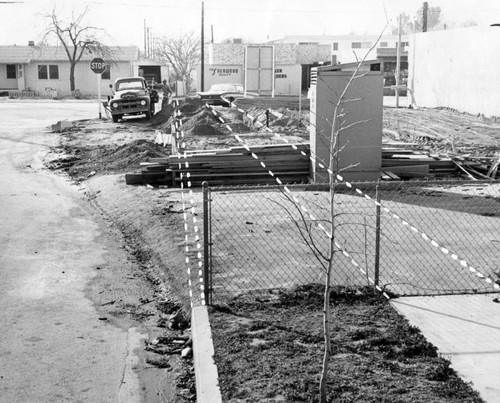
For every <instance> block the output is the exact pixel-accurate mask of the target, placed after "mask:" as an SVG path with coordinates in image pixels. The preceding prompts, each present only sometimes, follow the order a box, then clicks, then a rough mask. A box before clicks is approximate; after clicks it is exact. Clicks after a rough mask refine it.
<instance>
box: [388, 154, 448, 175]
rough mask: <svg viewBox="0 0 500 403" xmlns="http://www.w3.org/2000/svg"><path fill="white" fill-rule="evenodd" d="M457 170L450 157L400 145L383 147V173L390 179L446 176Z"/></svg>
mask: <svg viewBox="0 0 500 403" xmlns="http://www.w3.org/2000/svg"><path fill="white" fill-rule="evenodd" d="M456 171H457V166H456V164H455V163H454V161H453V159H451V158H449V157H443V156H438V155H432V154H427V153H423V152H416V151H413V150H408V149H401V148H398V147H383V148H382V175H383V176H384V175H385V176H387V177H389V179H410V178H429V177H444V176H450V175H454V174H455V173H456ZM386 179H387V178H386Z"/></svg>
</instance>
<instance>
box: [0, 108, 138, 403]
mask: <svg viewBox="0 0 500 403" xmlns="http://www.w3.org/2000/svg"><path fill="white" fill-rule="evenodd" d="M97 112H98V110H97V106H96V104H94V103H88V102H37V103H29V104H28V103H23V102H5V101H0V323H1V329H2V330H1V336H0V402H2V403H4V402H9V403H13V402H23V403H24V402H64V401H70V402H112V401H123V402H135V401H139V393H138V392H139V391H138V389H139V383H138V380H137V378H136V377H135V375H134V373H133V371H132V369H131V366H132V365H133V363H134V361H135V360H134V354H133V349H134V348H135V347H137V344H138V343H137V341H138V338H139V336H140V335H139V334H138V333H137V332H136V331H135V330H134V329H131V330H129V331H126V330H123V329H120V328H117V327H114V326H112V325H110V324H109V323H107V322H106V321H103V320H99V314H98V312H97V311H96V310H95V308H94V306H93V305H92V302H91V301H90V300H88V299H87V298H86V297H85V294H84V291H85V287H86V285H87V284H88V282H89V281H90V280H91V279H92V277H93V276H94V275H95V273H96V267H97V266H99V265H103V264H105V257H104V254H105V253H106V247H109V245H107V246H106V245H103V244H102V243H98V242H97V240H96V238H97V237H98V236H99V235H102V233H101V229H100V228H99V225H98V224H97V223H96V222H95V221H93V219H92V216H91V215H90V213H89V212H87V211H86V209H85V205H84V202H83V201H82V196H81V194H79V193H78V191H77V190H76V188H75V187H73V186H71V185H70V183H69V182H68V181H67V180H66V179H65V178H64V177H62V176H61V177H60V176H56V175H53V174H49V173H46V172H44V171H43V170H41V164H40V159H39V158H40V155H41V154H42V153H43V151H44V150H45V149H46V146H47V145H51V144H54V143H55V141H56V136H55V135H53V134H50V133H49V132H48V130H47V126H49V125H50V124H52V123H55V122H57V121H58V120H63V119H69V120H75V119H83V118H89V117H97Z"/></svg>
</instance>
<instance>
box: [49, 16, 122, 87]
mask: <svg viewBox="0 0 500 403" xmlns="http://www.w3.org/2000/svg"><path fill="white" fill-rule="evenodd" d="M88 11H89V10H88V8H85V10H84V11H83V12H81V13H80V14H75V13H72V15H71V20H69V21H63V20H62V19H61V18H60V17H59V15H58V13H57V11H56V9H55V8H54V9H53V10H52V12H51V13H50V14H47V15H45V18H46V19H47V20H48V26H47V28H46V29H45V31H44V33H43V39H42V43H45V42H46V41H47V40H48V39H49V38H50V37H51V36H55V37H56V38H57V39H58V41H59V43H60V44H61V46H62V47H63V49H64V52H65V53H66V56H67V57H68V61H69V63H70V70H69V82H70V89H71V92H73V91H75V88H76V86H75V67H76V65H77V64H78V62H79V61H80V60H81V58H82V56H83V55H84V54H85V53H86V52H88V53H92V54H95V55H96V56H101V57H103V58H105V59H107V61H109V60H112V59H113V55H112V50H111V48H109V47H108V46H106V45H104V44H103V43H102V42H101V41H100V40H99V39H98V37H99V34H101V35H102V34H103V33H104V30H103V29H102V28H98V27H94V26H92V25H88V24H87V23H86V22H85V19H86V17H87V14H88Z"/></svg>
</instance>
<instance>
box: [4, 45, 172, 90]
mask: <svg viewBox="0 0 500 403" xmlns="http://www.w3.org/2000/svg"><path fill="white" fill-rule="evenodd" d="M110 54H111V55H112V56H111V57H110V59H111V60H105V61H106V62H107V63H108V69H107V70H106V71H105V72H104V73H102V75H101V80H100V85H101V94H103V95H105V94H108V93H109V92H110V89H109V84H111V83H113V82H114V80H116V79H117V78H120V77H129V76H139V75H145V74H146V73H147V74H149V75H151V74H154V76H155V77H156V78H157V81H161V79H162V77H163V78H168V70H167V66H166V65H164V64H162V63H160V62H157V61H152V60H147V59H142V58H141V55H140V52H139V48H138V47H137V46H117V47H111V48H110ZM95 57H99V56H98V55H96V54H92V53H90V52H88V51H86V52H84V54H83V56H82V58H81V59H80V61H79V62H78V64H77V65H76V68H75V89H78V90H79V92H80V93H81V94H84V95H96V94H97V93H98V88H97V86H98V81H99V80H98V77H97V74H96V73H94V72H93V71H92V70H91V69H90V62H91V60H92V59H94V58H95ZM69 74H70V62H69V60H68V57H67V56H66V53H65V51H64V48H63V47H62V46H34V45H30V46H0V91H9V92H10V91H33V92H35V93H37V94H40V95H44V94H48V93H49V94H57V95H58V96H67V95H71V90H70V80H69Z"/></svg>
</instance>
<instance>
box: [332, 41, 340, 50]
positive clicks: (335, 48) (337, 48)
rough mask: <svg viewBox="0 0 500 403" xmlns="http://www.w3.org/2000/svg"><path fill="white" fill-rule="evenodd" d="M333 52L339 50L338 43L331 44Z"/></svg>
mask: <svg viewBox="0 0 500 403" xmlns="http://www.w3.org/2000/svg"><path fill="white" fill-rule="evenodd" d="M333 50H339V43H338V42H333Z"/></svg>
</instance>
